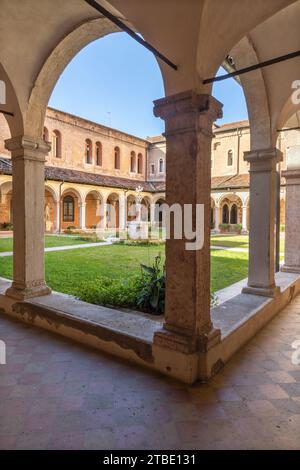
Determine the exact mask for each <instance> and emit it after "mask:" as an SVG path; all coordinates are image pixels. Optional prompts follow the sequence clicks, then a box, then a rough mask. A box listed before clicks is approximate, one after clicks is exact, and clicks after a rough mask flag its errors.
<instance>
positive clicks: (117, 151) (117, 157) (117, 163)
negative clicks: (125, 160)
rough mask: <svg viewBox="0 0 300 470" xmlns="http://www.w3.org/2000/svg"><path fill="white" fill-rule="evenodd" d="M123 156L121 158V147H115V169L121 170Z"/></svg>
mask: <svg viewBox="0 0 300 470" xmlns="http://www.w3.org/2000/svg"><path fill="white" fill-rule="evenodd" d="M120 166H121V158H120V149H119V147H115V169H116V170H120Z"/></svg>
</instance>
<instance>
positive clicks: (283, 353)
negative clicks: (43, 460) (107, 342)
mask: <svg viewBox="0 0 300 470" xmlns="http://www.w3.org/2000/svg"><path fill="white" fill-rule="evenodd" d="M0 338H1V339H3V340H4V341H5V342H6V344H7V353H8V358H7V365H4V366H3V365H2V366H0V423H1V424H0V448H1V449H107V448H108V449H126V448H129V449H138V448H145V449H281V448H283V449H299V447H300V438H299V436H300V365H293V364H292V361H291V356H292V353H293V352H294V351H295V350H293V348H292V343H293V342H294V341H295V340H296V339H298V340H299V339H300V297H298V298H297V299H296V300H295V301H294V302H293V303H292V304H291V305H290V306H288V307H287V308H286V309H284V310H283V311H282V312H281V313H280V314H279V315H278V316H277V317H276V318H275V319H274V320H273V321H272V322H270V323H269V324H268V325H267V326H266V327H265V328H264V329H263V330H262V332H261V333H260V334H259V335H257V336H256V337H255V338H254V339H253V340H252V341H251V342H250V343H249V344H248V345H247V346H246V347H244V348H243V349H242V350H241V351H240V352H239V353H238V354H236V355H235V357H234V358H233V359H232V360H231V361H230V362H229V363H228V364H227V365H226V366H225V368H224V369H223V370H222V372H221V373H220V374H219V375H217V376H216V377H215V378H214V379H212V380H211V382H210V383H209V384H197V385H194V386H185V385H183V384H180V383H179V382H177V381H175V380H171V379H168V378H165V377H163V376H160V375H158V374H155V373H151V372H149V371H146V370H144V369H142V368H138V367H134V366H131V365H129V364H127V363H124V362H122V361H119V360H118V359H116V358H112V357H110V356H108V355H105V354H104V353H100V352H96V351H93V350H90V349H85V348H84V347H82V346H80V345H78V344H76V343H73V342H71V341H69V340H67V339H65V338H62V337H59V336H58V335H54V334H50V333H48V332H46V331H44V330H40V329H38V328H34V327H31V326H29V325H24V324H22V323H18V322H16V321H13V320H11V319H9V318H8V317H5V316H0Z"/></svg>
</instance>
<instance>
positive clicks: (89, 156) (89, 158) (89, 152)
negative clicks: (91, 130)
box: [85, 139, 93, 165]
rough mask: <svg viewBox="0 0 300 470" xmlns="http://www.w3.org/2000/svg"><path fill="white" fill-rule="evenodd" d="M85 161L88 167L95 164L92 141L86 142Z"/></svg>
mask: <svg viewBox="0 0 300 470" xmlns="http://www.w3.org/2000/svg"><path fill="white" fill-rule="evenodd" d="M85 161H86V163H87V164H88V165H91V164H92V163H93V144H92V141H91V140H90V139H86V141H85Z"/></svg>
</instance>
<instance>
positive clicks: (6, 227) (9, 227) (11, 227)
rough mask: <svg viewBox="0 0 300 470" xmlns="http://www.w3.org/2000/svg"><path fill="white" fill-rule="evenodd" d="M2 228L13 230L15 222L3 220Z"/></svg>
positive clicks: (0, 226)
mask: <svg viewBox="0 0 300 470" xmlns="http://www.w3.org/2000/svg"><path fill="white" fill-rule="evenodd" d="M0 228H1V230H12V229H13V224H12V223H11V222H2V224H0Z"/></svg>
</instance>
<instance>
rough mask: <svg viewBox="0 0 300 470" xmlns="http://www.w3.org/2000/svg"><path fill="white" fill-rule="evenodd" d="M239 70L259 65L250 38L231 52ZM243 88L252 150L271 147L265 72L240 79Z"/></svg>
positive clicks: (246, 37)
mask: <svg viewBox="0 0 300 470" xmlns="http://www.w3.org/2000/svg"><path fill="white" fill-rule="evenodd" d="M229 55H230V56H231V57H233V59H234V63H235V67H236V68H237V69H240V68H243V67H247V66H248V65H249V64H257V63H259V59H258V57H257V53H256V51H255V47H254V45H253V43H252V41H251V38H250V36H245V37H243V38H242V39H241V40H240V41H239V42H238V43H237V44H236V45H235V46H234V47H233V48H232V49H231V51H230V53H229ZM239 81H240V83H241V86H242V88H243V92H244V95H245V100H246V104H247V110H248V118H249V124H250V139H251V150H257V149H262V148H269V147H270V146H271V117H270V109H269V98H268V93H267V88H266V83H265V80H264V75H263V71H262V70H261V69H258V70H255V71H253V72H251V73H248V74H247V73H246V74H245V75H241V76H240V77H239Z"/></svg>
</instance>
